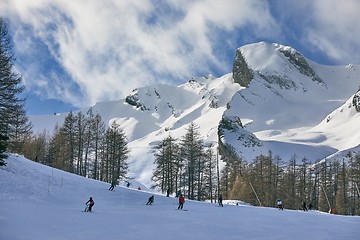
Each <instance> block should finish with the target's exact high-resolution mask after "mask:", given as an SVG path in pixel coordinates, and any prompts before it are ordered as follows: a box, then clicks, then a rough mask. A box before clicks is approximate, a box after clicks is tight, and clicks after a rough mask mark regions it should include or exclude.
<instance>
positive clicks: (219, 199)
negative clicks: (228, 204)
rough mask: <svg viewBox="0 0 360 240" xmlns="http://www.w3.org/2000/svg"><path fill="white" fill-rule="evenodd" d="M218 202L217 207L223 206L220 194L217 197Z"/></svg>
mask: <svg viewBox="0 0 360 240" xmlns="http://www.w3.org/2000/svg"><path fill="white" fill-rule="evenodd" d="M218 202H219V207H223V206H224V205H223V203H222V195H221V194H220V195H219V198H218Z"/></svg>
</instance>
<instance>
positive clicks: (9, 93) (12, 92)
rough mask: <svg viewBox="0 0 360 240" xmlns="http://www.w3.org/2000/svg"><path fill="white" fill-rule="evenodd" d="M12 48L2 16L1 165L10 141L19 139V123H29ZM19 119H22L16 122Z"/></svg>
mask: <svg viewBox="0 0 360 240" xmlns="http://www.w3.org/2000/svg"><path fill="white" fill-rule="evenodd" d="M12 48H13V42H12V38H11V36H10V34H9V32H8V29H7V25H6V23H5V21H4V19H3V18H2V17H0V165H3V164H4V158H6V154H5V151H6V150H7V147H8V146H9V144H8V141H12V142H16V141H17V140H18V139H12V137H13V135H14V131H16V130H20V129H23V128H22V127H21V126H19V125H18V124H20V123H21V124H25V125H27V123H26V122H27V121H23V120H25V119H26V117H25V116H26V115H25V111H24V110H23V106H24V100H23V99H20V98H19V94H20V93H22V92H23V90H24V86H23V85H21V76H19V75H18V74H16V73H14V71H13V64H14V61H15V57H14V55H13V52H12ZM17 114H20V116H19V118H15V119H14V116H17ZM19 119H21V121H18V122H16V120H19ZM14 125H15V126H16V127H17V129H16V130H14V129H13V126H14ZM20 132H21V131H19V132H18V135H17V136H18V137H20V135H19V134H20ZM10 146H11V145H10Z"/></svg>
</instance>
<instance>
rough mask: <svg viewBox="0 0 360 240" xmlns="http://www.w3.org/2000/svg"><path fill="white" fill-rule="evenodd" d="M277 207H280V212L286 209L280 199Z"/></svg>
mask: <svg viewBox="0 0 360 240" xmlns="http://www.w3.org/2000/svg"><path fill="white" fill-rule="evenodd" d="M277 206H278V208H279V210H284V208H283V202H282V201H281V199H278V200H277Z"/></svg>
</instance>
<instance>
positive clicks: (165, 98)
mask: <svg viewBox="0 0 360 240" xmlns="http://www.w3.org/2000/svg"><path fill="white" fill-rule="evenodd" d="M359 76H360V66H358V65H348V66H323V65H319V64H317V63H315V62H312V61H310V60H308V59H306V58H305V57H304V56H303V55H302V54H301V53H299V52H298V51H296V50H295V49H293V48H291V47H288V46H283V45H279V44H270V43H265V42H260V43H256V44H250V45H246V46H243V47H241V48H239V49H238V50H237V53H236V57H235V61H234V66H233V73H229V74H226V75H224V76H222V77H220V78H216V77H214V76H211V75H209V76H206V77H201V78H196V79H191V80H190V81H188V82H187V83H185V84H183V85H180V86H167V85H155V86H149V87H142V88H138V89H135V90H134V91H133V92H132V93H131V94H129V95H128V96H127V97H126V99H122V100H119V101H113V102H102V103H97V104H95V105H94V106H93V107H92V108H93V111H94V112H96V113H100V114H101V115H102V117H103V120H104V121H105V122H106V123H110V122H111V121H114V120H115V121H117V122H118V123H119V124H120V126H121V127H122V128H123V129H124V132H125V133H126V136H127V138H128V140H129V147H130V149H131V153H130V158H129V163H130V164H129V166H130V176H131V177H136V178H137V179H138V180H139V181H141V182H143V183H144V184H145V185H147V186H151V185H152V182H151V175H152V171H153V169H154V165H153V162H154V147H155V146H156V145H157V144H158V143H159V142H160V141H162V140H163V139H164V138H166V137H168V136H169V135H171V136H172V137H174V138H180V137H181V136H183V135H184V134H185V133H186V128H187V126H188V124H190V123H191V122H195V123H196V124H198V125H199V126H200V133H201V135H202V136H203V139H204V141H205V143H214V145H215V146H217V143H218V140H219V139H220V140H221V141H222V142H223V143H225V144H228V145H230V146H232V148H234V149H235V150H236V151H237V153H238V155H240V156H242V157H243V158H244V159H246V160H248V161H252V159H254V158H255V157H256V156H258V155H260V154H267V152H268V151H269V150H272V151H273V153H274V154H277V155H279V156H281V157H282V158H283V159H284V160H285V161H286V160H288V159H289V158H290V156H291V155H293V154H296V155H297V156H298V157H300V158H303V157H307V158H308V159H309V160H310V161H311V162H314V161H317V160H320V159H323V158H324V157H327V156H330V155H333V154H335V153H337V152H338V151H345V150H346V149H348V148H354V147H356V146H357V145H359V144H360V139H359V138H358V137H357V136H360V129H359V127H357V125H356V124H355V122H358V120H359V116H360V114H359V113H357V112H356V111H355V110H354V109H355V106H353V107H347V106H349V104H350V102H351V99H352V98H353V96H354V95H353V94H354V93H355V92H356V91H357V90H358V87H359ZM343 104H345V105H343ZM350 105H351V104H350ZM341 109H343V110H341ZM87 110H88V109H83V110H82V111H83V112H84V113H85V112H87ZM348 111H349V112H348ZM337 112H340V113H342V114H340V113H339V114H337ZM66 114H67V113H61V114H56V115H53V116H31V121H32V122H33V125H34V130H35V132H38V133H39V132H42V131H43V130H44V129H47V130H48V131H50V132H51V131H52V129H53V128H54V127H55V125H56V123H57V124H59V125H61V124H62V122H63V120H64V118H65V116H66ZM340 115H341V116H340ZM329 117H330V118H332V120H330V121H329V122H328V119H329ZM335 119H338V120H335ZM219 132H220V133H221V136H218V133H219ZM349 139H351V141H349Z"/></svg>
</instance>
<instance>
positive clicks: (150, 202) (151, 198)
mask: <svg viewBox="0 0 360 240" xmlns="http://www.w3.org/2000/svg"><path fill="white" fill-rule="evenodd" d="M153 203H154V195H152V196H151V197H149V200H148V202H147V203H146V205H151V204H153Z"/></svg>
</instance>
